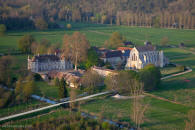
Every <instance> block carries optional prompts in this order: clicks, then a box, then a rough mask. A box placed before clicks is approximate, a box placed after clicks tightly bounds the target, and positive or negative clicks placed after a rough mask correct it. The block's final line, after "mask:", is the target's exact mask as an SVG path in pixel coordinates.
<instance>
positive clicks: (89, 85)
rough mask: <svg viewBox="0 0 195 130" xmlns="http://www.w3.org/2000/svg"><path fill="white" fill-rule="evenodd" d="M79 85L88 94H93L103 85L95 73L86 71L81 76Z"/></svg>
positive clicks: (100, 77)
mask: <svg viewBox="0 0 195 130" xmlns="http://www.w3.org/2000/svg"><path fill="white" fill-rule="evenodd" d="M81 83H82V85H83V86H84V87H85V89H86V90H87V91H88V92H89V93H94V92H95V91H97V90H98V87H99V86H101V85H102V84H103V78H102V76H100V75H99V74H98V73H97V72H95V71H92V70H88V71H87V72H85V74H84V75H83V77H82V79H81Z"/></svg>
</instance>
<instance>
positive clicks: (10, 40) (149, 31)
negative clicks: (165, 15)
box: [0, 23, 195, 53]
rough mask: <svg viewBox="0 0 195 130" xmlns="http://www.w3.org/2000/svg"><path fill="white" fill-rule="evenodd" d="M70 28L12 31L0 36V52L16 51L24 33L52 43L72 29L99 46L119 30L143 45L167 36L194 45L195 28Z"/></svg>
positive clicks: (80, 25) (60, 41) (91, 25)
mask: <svg viewBox="0 0 195 130" xmlns="http://www.w3.org/2000/svg"><path fill="white" fill-rule="evenodd" d="M72 27H73V28H72V29H71V30H66V29H52V30H47V31H34V30H33V31H19V32H16V31H12V32H8V33H7V35H6V36H4V37H0V53H5V52H6V53H8V52H13V51H17V43H18V40H19V39H20V38H21V37H22V36H23V35H25V34H32V35H33V36H34V37H35V38H36V39H37V40H38V41H40V40H41V39H48V40H49V41H50V42H51V43H52V44H55V43H61V44H62V39H63V35H64V34H72V33H73V32H74V31H80V32H81V33H84V34H85V35H86V37H87V39H88V40H89V42H90V43H91V45H96V46H101V45H103V44H104V41H105V40H107V39H108V38H109V36H110V35H111V34H112V32H116V31H117V32H119V33H121V34H122V35H124V36H125V37H126V39H127V40H129V41H132V42H134V43H135V44H136V45H143V42H144V41H145V40H149V41H151V42H152V43H153V44H155V45H158V44H159V43H160V41H161V39H162V38H163V37H168V38H169V44H172V45H176V46H177V45H178V44H179V43H181V42H184V43H185V45H186V46H189V47H194V46H195V45H194V43H195V37H194V36H195V30H179V29H161V28H140V27H127V26H115V25H113V26H109V25H97V24H76V23H74V24H72Z"/></svg>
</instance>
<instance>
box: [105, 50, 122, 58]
mask: <svg viewBox="0 0 195 130" xmlns="http://www.w3.org/2000/svg"><path fill="white" fill-rule="evenodd" d="M112 57H122V52H121V51H108V52H105V53H104V54H103V55H102V58H112Z"/></svg>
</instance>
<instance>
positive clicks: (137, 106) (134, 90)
mask: <svg viewBox="0 0 195 130" xmlns="http://www.w3.org/2000/svg"><path fill="white" fill-rule="evenodd" d="M143 93H144V90H143V84H142V83H140V82H138V81H137V80H134V82H132V87H131V91H130V95H131V96H133V99H132V101H131V102H132V107H131V114H130V118H131V119H132V121H133V122H134V123H135V127H136V128H137V129H138V130H140V125H141V124H142V123H143V121H144V113H145V111H146V110H147V108H148V106H149V104H144V102H143V98H142V97H139V96H140V95H142V94H143Z"/></svg>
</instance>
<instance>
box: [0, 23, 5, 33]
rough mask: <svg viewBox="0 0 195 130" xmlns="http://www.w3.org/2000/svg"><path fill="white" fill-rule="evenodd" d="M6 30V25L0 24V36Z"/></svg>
mask: <svg viewBox="0 0 195 130" xmlns="http://www.w3.org/2000/svg"><path fill="white" fill-rule="evenodd" d="M6 30H7V29H6V26H5V25H4V24H0V36H3V35H4V34H5V32H6Z"/></svg>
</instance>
